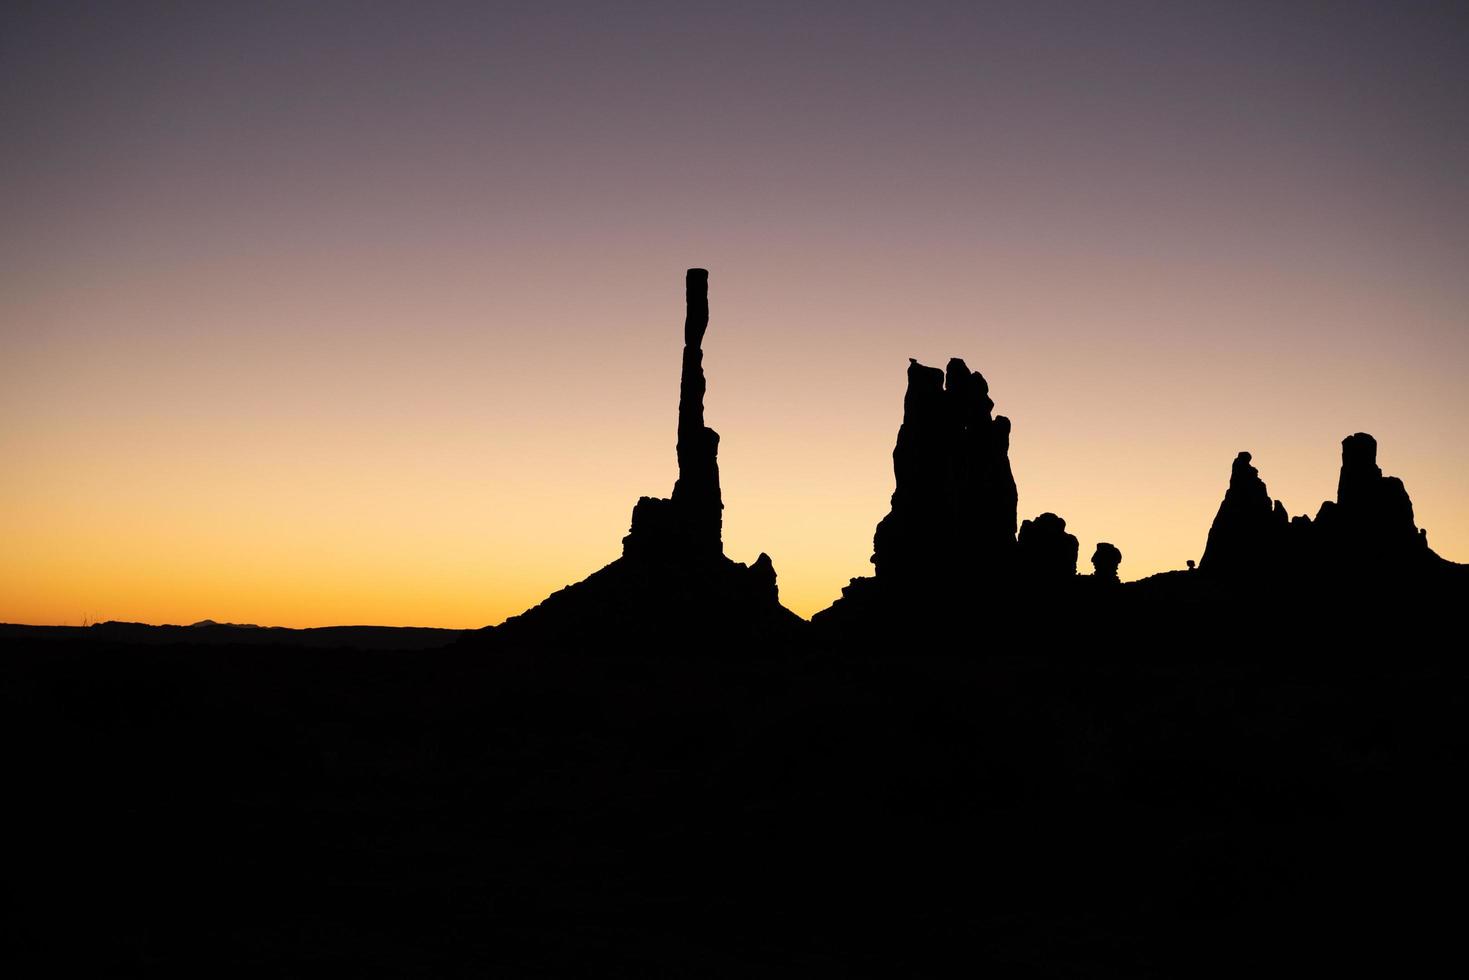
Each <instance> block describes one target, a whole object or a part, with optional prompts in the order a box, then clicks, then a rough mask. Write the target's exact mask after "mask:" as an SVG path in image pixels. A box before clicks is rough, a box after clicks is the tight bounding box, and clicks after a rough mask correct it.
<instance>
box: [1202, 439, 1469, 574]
mask: <svg viewBox="0 0 1469 980" xmlns="http://www.w3.org/2000/svg"><path fill="white" fill-rule="evenodd" d="M1251 459H1252V457H1251V456H1250V454H1249V453H1240V454H1239V455H1238V456H1236V457H1235V459H1234V466H1233V468H1232V469H1231V471H1230V476H1229V489H1228V490H1227V491H1226V492H1225V494H1224V501H1223V503H1221V504H1220V505H1219V513H1218V514H1217V515H1216V516H1215V518H1214V523H1213V525H1212V526H1211V527H1210V528H1209V539H1208V543H1207V545H1206V546H1205V549H1204V557H1203V559H1202V560H1201V561H1200V563H1199V571H1200V572H1202V573H1204V574H1207V575H1209V576H1212V577H1216V578H1222V579H1234V580H1241V579H1257V580H1262V581H1268V580H1274V579H1279V578H1281V577H1284V576H1287V575H1311V576H1313V577H1316V578H1333V579H1335V578H1343V577H1347V578H1356V579H1374V578H1381V577H1384V576H1392V575H1399V574H1404V573H1409V574H1411V573H1413V572H1416V571H1422V570H1424V569H1428V568H1432V567H1435V566H1437V565H1439V564H1441V563H1442V562H1443V560H1442V559H1440V558H1439V557H1438V556H1437V555H1435V554H1434V553H1433V552H1432V551H1431V550H1430V549H1429V547H1428V534H1427V532H1426V531H1422V530H1419V529H1418V527H1417V526H1416V525H1415V524H1414V521H1413V502H1412V500H1411V499H1409V497H1408V491H1407V490H1406V489H1405V488H1404V487H1403V482H1402V481H1401V480H1399V479H1398V478H1397V477H1394V476H1383V475H1382V468H1381V467H1380V466H1378V465H1377V440H1376V439H1374V438H1372V436H1370V435H1368V434H1367V433H1365V432H1358V433H1355V434H1354V435H1350V436H1347V437H1346V438H1345V439H1343V440H1342V444H1341V478H1340V480H1339V481H1338V483H1337V491H1336V500H1335V501H1331V500H1328V501H1326V502H1324V503H1323V504H1322V505H1321V507H1320V509H1319V510H1318V511H1317V512H1316V519H1315V520H1314V521H1313V520H1312V519H1311V518H1310V517H1308V516H1305V515H1302V516H1299V517H1289V516H1288V515H1287V513H1286V509H1285V505H1284V504H1283V503H1282V502H1281V501H1279V500H1276V501H1273V502H1272V500H1271V498H1270V493H1269V491H1268V490H1267V489H1266V487H1265V481H1264V480H1262V479H1260V472H1259V470H1257V469H1256V468H1255V467H1254V466H1253V465H1251Z"/></svg>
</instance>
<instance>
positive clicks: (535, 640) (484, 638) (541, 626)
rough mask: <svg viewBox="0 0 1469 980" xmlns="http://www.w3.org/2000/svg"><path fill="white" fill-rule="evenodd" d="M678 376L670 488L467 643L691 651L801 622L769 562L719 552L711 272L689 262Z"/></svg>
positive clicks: (785, 632)
mask: <svg viewBox="0 0 1469 980" xmlns="http://www.w3.org/2000/svg"><path fill="white" fill-rule="evenodd" d="M684 291H685V304H686V312H685V318H684V331H683V365H682V375H681V378H680V381H679V398H678V434H677V444H676V451H677V454H678V478H677V480H676V481H675V483H674V485H673V493H672V494H671V495H670V496H668V497H640V498H638V501H637V503H636V504H635V505H634V507H633V512H632V523H631V527H630V529H629V530H628V533H627V535H626V537H624V538H623V539H622V557H621V558H619V559H617V560H616V561H614V562H612V563H611V564H610V565H608V566H606V567H605V568H602V569H601V570H599V571H597V572H595V573H593V574H592V575H590V576H589V577H587V578H586V579H584V580H583V581H581V582H578V583H576V584H574V585H570V586H567V587H566V588H564V589H561V590H560V591H558V592H555V593H553V594H552V595H551V596H549V597H547V598H546V600H545V601H543V602H542V603H540V604H539V605H538V606H536V607H534V608H532V609H530V610H527V611H526V612H524V613H522V614H521V615H519V616H514V617H511V618H510V619H508V620H506V621H505V622H504V623H502V624H500V625H499V626H497V627H487V628H486V629H484V630H479V631H477V632H476V633H475V634H472V637H471V639H470V640H469V641H467V642H470V643H484V642H494V643H499V644H511V645H515V644H519V645H523V646H524V645H528V646H545V645H553V644H576V643H587V644H602V643H606V642H627V641H636V642H638V643H641V644H643V645H644V646H646V647H648V648H650V649H661V650H665V651H675V650H676V651H678V652H694V651H697V650H699V649H703V648H713V647H722V646H729V645H738V644H740V643H742V642H747V641H749V640H751V639H753V638H756V637H761V638H770V637H772V636H774V637H787V636H789V635H790V634H791V632H792V631H794V630H799V629H800V628H802V627H804V625H805V623H804V621H803V620H802V619H801V618H800V617H799V616H797V615H796V614H795V613H792V612H791V611H790V610H788V609H786V608H785V607H784V606H782V605H781V604H780V597H779V591H778V588H777V586H776V575H775V566H774V565H773V563H772V562H771V560H770V556H769V555H766V554H763V553H762V554H761V555H760V556H759V557H758V558H757V559H756V560H755V561H754V563H753V564H750V565H746V564H744V563H742V562H736V561H732V560H731V559H729V558H727V557H725V554H724V545H723V541H722V535H721V530H722V524H723V509H724V503H723V500H722V498H721V494H720V489H719V461H718V453H719V434H718V433H717V432H715V431H714V430H713V429H711V428H709V427H708V426H706V425H705V424H704V391H705V378H704V351H703V341H704V334H705V331H706V330H707V329H708V326H709V273H708V271H707V270H705V269H689V270H688V272H687V273H686V275H685V279H684Z"/></svg>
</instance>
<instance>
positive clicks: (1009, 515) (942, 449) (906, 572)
mask: <svg viewBox="0 0 1469 980" xmlns="http://www.w3.org/2000/svg"><path fill="white" fill-rule="evenodd" d="M993 408H994V402H992V401H991V400H990V397H989V385H988V384H987V383H986V382H985V380H984V376H983V375H981V374H980V373H979V372H977V371H970V370H969V368H968V366H966V365H965V363H964V362H963V361H962V360H960V359H959V358H957V357H956V358H953V359H952V360H950V361H949V364H948V368H947V370H946V371H940V370H939V369H938V368H932V367H926V366H925V365H922V364H919V363H918V362H917V361H916V360H911V359H910V360H909V363H908V390H907V393H906V394H905V395H904V397H903V422H902V425H900V426H899V428H898V440H897V445H896V446H895V447H894V448H893V476H894V480H895V488H894V490H893V496H892V505H891V509H890V510H889V512H888V514H887V516H886V517H884V518H883V519H882V520H881V521H880V522H879V523H878V525H877V530H876V532H875V533H874V534H873V542H872V545H873V554H872V564H873V566H874V567H875V568H876V573H877V578H878V579H879V580H880V581H884V582H891V583H893V584H894V585H895V586H898V587H904V588H909V587H928V586H931V585H933V584H935V583H953V582H963V581H972V580H979V579H984V578H987V577H994V576H996V575H998V574H1000V573H1002V572H1004V571H1008V569H1009V567H1010V565H1011V564H1012V562H1013V559H1014V549H1015V507H1016V500H1017V494H1016V490H1015V478H1014V476H1013V475H1012V473H1011V471H1010V456H1009V451H1010V420H1009V419H1007V418H1005V417H1004V416H1003V415H1000V416H991V414H990V413H991V411H992V410H993Z"/></svg>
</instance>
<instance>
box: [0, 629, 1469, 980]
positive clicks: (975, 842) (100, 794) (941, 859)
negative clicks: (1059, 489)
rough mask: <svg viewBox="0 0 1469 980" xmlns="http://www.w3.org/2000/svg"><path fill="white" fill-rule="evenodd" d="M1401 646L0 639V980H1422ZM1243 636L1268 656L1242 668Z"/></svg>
mask: <svg viewBox="0 0 1469 980" xmlns="http://www.w3.org/2000/svg"><path fill="white" fill-rule="evenodd" d="M1434 625H1441V624H1434V623H1429V622H1427V621H1424V620H1417V621H1415V620H1414V619H1412V618H1406V619H1403V620H1396V619H1395V620H1394V621H1392V622H1384V621H1383V619H1382V618H1381V617H1378V616H1376V615H1374V614H1373V612H1372V610H1370V609H1363V608H1362V607H1359V606H1356V607H1347V606H1339V607H1335V608H1317V609H1313V610H1311V611H1310V615H1309V617H1307V616H1306V615H1305V613H1304V611H1303V614H1302V617H1301V618H1300V619H1298V620H1297V621H1295V622H1294V623H1280V622H1278V621H1277V620H1275V619H1273V618H1265V619H1258V618H1256V617H1254V616H1252V615H1251V614H1250V612H1249V611H1248V610H1247V609H1246V608H1245V607H1236V606H1233V605H1229V604H1223V603H1221V604H1219V605H1217V606H1214V607H1213V608H1211V609H1209V610H1208V611H1207V613H1206V614H1204V615H1201V616H1200V617H1199V618H1196V619H1192V620H1191V621H1189V622H1182V621H1180V622H1177V623H1164V624H1158V625H1156V626H1154V627H1152V628H1149V627H1144V626H1141V624H1139V623H1136V622H1131V623H1130V622H1127V621H1125V620H1123V621H1108V620H1103V621H1093V622H1074V621H1073V622H1068V621H1067V619H1066V617H1065V616H1064V615H1061V616H1057V617H1055V618H1053V619H1052V620H1051V621H1049V622H1046V623H1040V624H1036V625H1035V626H1029V625H1027V626H1026V627H1025V628H1024V629H1023V630H1021V631H1019V632H1017V630H1018V629H1019V625H1018V624H1017V626H1016V627H1015V628H1010V629H1004V630H1001V631H999V632H997V633H996V634H995V635H994V636H993V638H992V639H993V642H992V643H990V644H988V645H987V647H986V648H985V649H977V648H961V647H953V648H935V647H932V646H928V645H925V644H923V643H921V642H918V640H919V638H917V637H915V643H914V644H913V645H912V646H911V647H906V648H904V647H887V648H874V649H821V648H820V646H819V644H815V645H813V646H811V647H810V648H809V649H805V650H798V651H790V650H784V649H719V648H717V647H715V646H701V647H699V648H696V649H689V650H687V651H685V652H684V655H682V656H675V655H672V654H670V653H666V652H665V653H649V654H646V655H640V654H639V653H638V652H636V651H628V652H623V653H612V652H609V651H605V650H580V651H563V652H557V653H541V654H538V655H521V654H513V653H512V654H506V655H504V656H501V657H486V656H484V655H483V654H482V653H481V652H479V651H477V650H474V649H470V648H464V647H457V648H447V649H441V650H436V651H412V652H399V653H393V652H362V651H354V650H339V651H324V650H303V649H299V648H290V647H280V648H272V647H243V646H199V645H176V646H175V645H162V646H161V645H155V646H140V645H130V644H122V643H108V642H87V641H81V640H74V639H66V638H61V639H54V640H49V639H43V638H31V639H28V640H16V641H12V642H11V643H10V645H9V648H8V649H6V651H5V653H4V656H3V658H0V670H3V672H4V682H3V685H0V691H3V698H4V704H3V708H0V716H3V718H4V724H5V726H6V732H5V745H6V747H7V751H6V755H7V760H6V761H7V765H6V773H7V780H6V782H7V788H8V790H9V792H8V793H7V798H8V800H9V802H8V804H7V810H8V811H9V814H10V816H11V818H12V819H13V820H14V821H15V822H14V823H13V824H12V829H11V831H10V834H9V837H8V840H9V848H8V854H7V862H6V864H7V873H6V881H7V885H8V889H9V891H10V893H11V894H10V897H11V900H12V902H13V911H12V912H11V913H10V915H9V916H8V917H7V918H8V925H9V927H10V931H11V939H10V940H9V942H8V943H7V948H6V951H5V952H6V956H7V958H9V959H11V960H12V961H13V963H14V964H15V965H17V966H20V967H22V968H23V971H24V972H23V973H18V974H14V975H43V974H44V975H56V974H60V973H62V972H68V971H70V970H72V969H76V968H81V969H83V970H85V971H86V972H87V973H88V974H92V975H137V976H151V975H160V974H184V973H198V972H201V971H203V972H218V971H221V970H223V971H230V972H241V973H251V974H256V975H311V974H319V973H322V972H324V971H326V970H328V969H331V970H345V971H348V972H349V973H350V974H353V975H382V976H404V975H422V976H461V975H471V974H475V975H487V974H494V975H504V976H555V975H568V974H569V975H625V976H687V975H700V976H732V977H734V976H740V977H743V976H752V975H779V976H800V975H811V974H816V973H820V974H830V973H833V972H834V973H837V974H839V975H840V974H844V973H845V974H850V973H858V972H866V971H870V970H873V969H880V970H882V971H883V972H889V973H896V974H901V975H949V974H951V973H954V972H959V971H961V970H967V969H972V968H979V967H992V968H994V969H996V970H997V971H998V972H999V975H1006V976H1025V975H1035V976H1070V975H1075V976H1095V975H1117V976H1139V975H1160V976H1178V975H1198V974H1201V973H1212V972H1216V971H1219V972H1224V971H1227V970H1230V969H1234V968H1238V969H1251V970H1254V969H1264V968H1267V967H1268V968H1271V969H1274V968H1283V967H1291V968H1298V969H1301V970H1313V971H1314V970H1317V969H1321V968H1324V967H1328V966H1344V965H1354V966H1358V967H1360V966H1361V965H1363V964H1364V963H1370V964H1375V965H1379V966H1382V967H1393V968H1396V969H1403V968H1405V967H1407V968H1411V966H1412V965H1413V964H1418V965H1420V966H1422V965H1426V964H1427V963H1430V962H1433V960H1434V959H1435V958H1436V957H1438V956H1441V955H1443V954H1445V953H1450V954H1452V955H1454V956H1455V957H1457V956H1458V955H1459V954H1458V953H1457V951H1456V950H1457V944H1458V934H1459V930H1460V920H1461V911H1462V906H1461V903H1460V898H1459V896H1458V892H1459V890H1460V889H1459V885H1460V883H1462V881H1463V880H1465V873H1466V872H1469V867H1466V861H1465V857H1466V854H1465V849H1466V846H1465V835H1464V832H1463V828H1464V826H1465V825H1466V817H1469V812H1466V807H1465V804H1464V800H1463V783H1464V775H1465V759H1466V758H1469V734H1466V730H1465V724H1464V718H1465V714H1464V711H1465V708H1466V703H1465V702H1466V687H1465V683H1464V682H1465V677H1464V674H1465V670H1464V666H1463V662H1462V657H1461V655H1460V651H1459V650H1458V649H1457V646H1456V644H1454V643H1453V642H1451V641H1450V640H1448V639H1442V638H1437V637H1435V636H1434V635H1433V634H1432V633H1431V632H1430V628H1431V627H1432V626H1434ZM1267 628H1269V629H1283V630H1284V632H1273V633H1269V634H1265V635H1262V634H1264V631H1265V630H1266V629H1267Z"/></svg>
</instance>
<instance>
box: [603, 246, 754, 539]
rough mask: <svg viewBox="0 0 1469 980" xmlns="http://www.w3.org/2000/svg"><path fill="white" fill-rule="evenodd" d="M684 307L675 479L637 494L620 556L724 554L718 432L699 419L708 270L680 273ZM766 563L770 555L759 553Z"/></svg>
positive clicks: (707, 300) (706, 315)
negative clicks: (669, 488) (651, 493)
mask: <svg viewBox="0 0 1469 980" xmlns="http://www.w3.org/2000/svg"><path fill="white" fill-rule="evenodd" d="M684 291H685V302H686V304H687V313H686V315H685V318H684V328H683V373H682V376H681V378H680V380H679V388H678V446H677V452H678V479H677V480H676V481H675V482H674V484H673V494H672V496H670V497H668V498H659V497H640V498H638V502H637V504H636V505H635V506H634V507H633V514H632V529H631V530H630V531H629V532H628V535H627V537H625V538H623V539H622V553H623V555H624V556H632V557H641V558H652V559H655V560H658V559H668V558H672V557H675V556H677V557H685V558H712V557H715V556H720V555H723V554H724V545H723V542H722V540H721V531H722V528H723V515H722V512H723V510H724V502H723V500H722V499H721V498H720V493H719V459H718V457H719V433H717V432H715V431H714V430H713V429H711V428H709V427H708V426H706V425H705V424H704V389H705V382H704V349H703V343H704V332H705V331H706V330H707V329H708V328H709V273H708V271H707V270H705V269H690V270H689V271H688V273H687V274H686V276H685V278H684ZM760 557H761V559H762V560H763V561H764V562H765V563H767V564H768V563H769V560H770V559H769V558H768V557H767V556H765V555H761V556H760Z"/></svg>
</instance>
